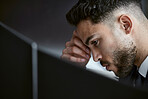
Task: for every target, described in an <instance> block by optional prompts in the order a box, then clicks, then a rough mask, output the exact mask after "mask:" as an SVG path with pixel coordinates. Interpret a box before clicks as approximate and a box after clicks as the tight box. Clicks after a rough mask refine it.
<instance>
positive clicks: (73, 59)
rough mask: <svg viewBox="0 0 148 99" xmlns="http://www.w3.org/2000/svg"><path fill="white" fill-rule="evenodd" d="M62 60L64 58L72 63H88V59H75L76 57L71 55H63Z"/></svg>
mask: <svg viewBox="0 0 148 99" xmlns="http://www.w3.org/2000/svg"><path fill="white" fill-rule="evenodd" d="M62 58H63V59H67V60H70V61H72V62H78V63H83V62H86V59H84V58H80V57H74V56H72V55H69V54H63V55H62Z"/></svg>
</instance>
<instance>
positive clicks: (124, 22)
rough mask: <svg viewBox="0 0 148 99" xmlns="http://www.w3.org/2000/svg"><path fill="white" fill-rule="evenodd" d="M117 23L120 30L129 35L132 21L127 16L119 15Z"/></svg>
mask: <svg viewBox="0 0 148 99" xmlns="http://www.w3.org/2000/svg"><path fill="white" fill-rule="evenodd" d="M119 23H120V25H121V28H122V29H123V30H124V31H125V33H126V34H130V33H131V30H132V21H131V18H130V17H129V16H127V15H121V16H120V17H119Z"/></svg>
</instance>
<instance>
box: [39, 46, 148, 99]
mask: <svg viewBox="0 0 148 99" xmlns="http://www.w3.org/2000/svg"><path fill="white" fill-rule="evenodd" d="M38 89H39V90H38V93H39V94H38V97H39V99H114V98H116V99H117V98H118V99H135V98H137V99H142V98H143V97H148V95H147V94H148V92H146V91H143V90H140V89H136V88H133V87H130V86H127V85H124V84H121V83H119V82H117V81H115V80H112V79H109V78H106V77H104V76H102V75H99V74H96V73H94V72H91V71H88V70H86V69H85V68H81V67H80V66H78V65H74V64H73V63H69V62H66V61H63V60H60V59H58V58H55V57H54V56H52V55H50V54H48V53H47V52H45V51H44V49H42V48H39V50H38Z"/></svg>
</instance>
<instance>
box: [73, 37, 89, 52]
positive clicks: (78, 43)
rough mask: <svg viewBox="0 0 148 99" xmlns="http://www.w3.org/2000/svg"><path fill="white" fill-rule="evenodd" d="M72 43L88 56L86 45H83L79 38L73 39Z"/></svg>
mask: <svg viewBox="0 0 148 99" xmlns="http://www.w3.org/2000/svg"><path fill="white" fill-rule="evenodd" d="M73 43H74V44H75V45H77V46H78V47H79V48H81V49H82V50H83V51H85V52H86V53H88V54H90V49H89V48H88V47H87V46H86V45H84V43H83V42H82V41H81V40H80V39H79V38H74V40H73Z"/></svg>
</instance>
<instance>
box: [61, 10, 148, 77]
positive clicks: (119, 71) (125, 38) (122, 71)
mask: <svg viewBox="0 0 148 99" xmlns="http://www.w3.org/2000/svg"><path fill="white" fill-rule="evenodd" d="M146 21H147V20H146ZM137 27H138V28H137ZM140 27H141V28H140ZM143 28H145V30H146V28H147V23H145V27H143V26H142V25H140V23H139V22H138V21H136V19H135V18H134V17H132V16H129V15H126V14H121V13H120V14H117V15H116V21H115V22H114V23H112V25H109V24H108V23H107V22H102V23H97V24H93V23H92V22H91V21H90V20H89V19H86V20H82V21H80V23H79V24H78V25H77V29H76V31H74V33H73V36H72V39H71V41H69V42H67V43H66V47H65V49H64V50H63V54H62V56H61V57H62V58H64V59H68V60H70V61H73V62H78V63H81V64H83V65H84V66H85V65H86V64H87V62H88V60H89V58H90V53H91V52H92V54H93V59H94V61H95V62H98V61H100V63H101V65H102V66H105V67H106V69H107V70H109V71H113V72H114V73H115V74H116V75H117V76H119V77H125V76H127V75H128V74H129V73H130V71H131V69H132V66H133V65H134V64H135V65H137V66H138V67H140V65H141V63H142V62H143V60H144V59H145V58H146V56H147V55H148V46H147V45H148V44H147V45H145V44H146V43H145V42H146V41H148V38H147V37H148V32H147V31H144V30H143ZM142 30H143V31H142ZM140 32H141V33H140ZM145 36H146V37H145ZM142 37H143V38H142ZM86 49H87V50H89V51H88V52H87V50H86ZM143 50H144V51H143ZM87 56H88V57H87Z"/></svg>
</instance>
